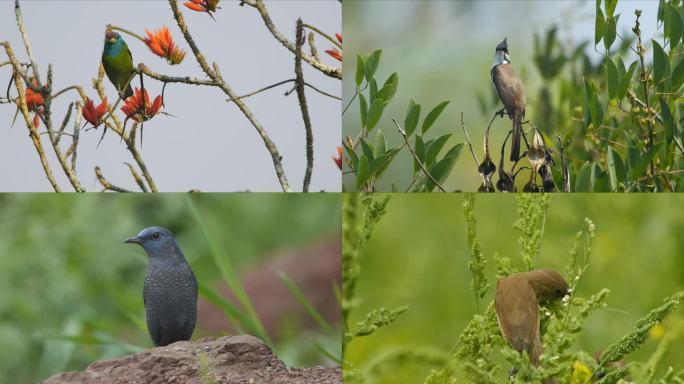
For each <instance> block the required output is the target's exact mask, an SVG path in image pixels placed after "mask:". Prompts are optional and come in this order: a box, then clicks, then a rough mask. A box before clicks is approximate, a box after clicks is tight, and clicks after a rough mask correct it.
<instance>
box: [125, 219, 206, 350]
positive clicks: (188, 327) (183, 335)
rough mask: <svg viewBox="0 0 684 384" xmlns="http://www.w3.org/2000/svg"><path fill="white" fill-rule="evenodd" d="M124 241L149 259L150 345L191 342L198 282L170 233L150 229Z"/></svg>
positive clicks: (147, 310)
mask: <svg viewBox="0 0 684 384" xmlns="http://www.w3.org/2000/svg"><path fill="white" fill-rule="evenodd" d="M125 242H126V243H134V244H140V245H141V246H142V247H143V248H144V249H145V252H147V255H148V256H149V258H150V261H149V264H148V266H147V274H146V275H145V284H144V288H143V300H144V303H145V314H146V317H147V330H148V331H149V333H150V337H152V342H154V345H155V346H157V347H159V346H164V345H168V344H171V343H174V342H176V341H180V340H190V337H191V336H192V331H193V330H194V329H195V320H196V319H197V279H196V278H195V274H194V273H193V272H192V269H191V268H190V265H189V264H188V262H187V260H185V256H184V255H183V251H181V249H180V247H179V246H178V243H177V242H176V239H175V238H174V237H173V234H172V233H171V232H170V231H169V230H167V229H165V228H162V227H150V228H146V229H143V230H142V231H141V232H140V233H139V234H138V235H137V236H135V237H131V238H130V239H128V240H126V241H125Z"/></svg>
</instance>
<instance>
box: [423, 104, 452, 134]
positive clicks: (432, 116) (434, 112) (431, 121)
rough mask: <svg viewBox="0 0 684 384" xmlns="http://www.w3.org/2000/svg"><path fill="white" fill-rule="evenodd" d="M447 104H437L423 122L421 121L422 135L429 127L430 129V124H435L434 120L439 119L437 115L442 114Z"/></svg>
mask: <svg viewBox="0 0 684 384" xmlns="http://www.w3.org/2000/svg"><path fill="white" fill-rule="evenodd" d="M448 104H449V101H443V102H441V103H439V105H437V106H436V107H434V108H433V109H432V111H430V113H428V115H427V116H426V117H425V120H424V121H423V133H425V132H427V130H428V129H430V127H432V124H434V123H435V120H437V118H438V117H439V115H440V114H441V113H442V111H443V110H444V108H446V106H447V105H448Z"/></svg>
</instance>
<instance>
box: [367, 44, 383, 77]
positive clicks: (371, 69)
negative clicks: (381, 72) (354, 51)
mask: <svg viewBox="0 0 684 384" xmlns="http://www.w3.org/2000/svg"><path fill="white" fill-rule="evenodd" d="M381 55H382V49H378V50H377V51H375V52H373V53H371V54H370V55H368V57H366V60H365V64H364V69H363V72H364V76H366V81H368V82H369V83H370V81H371V80H372V79H373V76H374V75H375V71H377V70H378V65H379V64H380V56H381Z"/></svg>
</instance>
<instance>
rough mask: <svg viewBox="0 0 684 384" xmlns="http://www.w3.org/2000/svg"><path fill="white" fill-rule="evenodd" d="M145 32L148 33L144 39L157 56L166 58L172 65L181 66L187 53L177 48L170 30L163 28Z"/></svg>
mask: <svg viewBox="0 0 684 384" xmlns="http://www.w3.org/2000/svg"><path fill="white" fill-rule="evenodd" d="M145 32H146V33H147V37H146V38H145V39H144V41H145V44H147V47H148V48H150V50H151V51H152V52H153V53H154V54H155V55H157V56H159V57H163V58H165V59H166V61H168V62H169V64H171V65H173V64H180V63H181V61H183V58H185V51H183V50H181V49H179V48H178V47H176V46H175V44H174V43H173V39H172V38H171V32H169V28H167V27H161V28H160V29H159V30H157V31H155V32H150V31H148V30H147V29H146V30H145Z"/></svg>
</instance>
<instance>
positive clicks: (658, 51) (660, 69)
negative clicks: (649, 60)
mask: <svg viewBox="0 0 684 384" xmlns="http://www.w3.org/2000/svg"><path fill="white" fill-rule="evenodd" d="M651 41H652V42H653V83H654V84H656V85H657V84H658V83H660V80H661V79H662V78H663V75H664V74H665V62H666V61H667V55H666V54H665V51H664V50H663V47H661V46H660V44H658V42H657V41H655V40H651Z"/></svg>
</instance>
